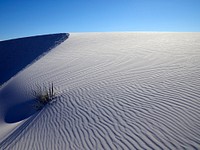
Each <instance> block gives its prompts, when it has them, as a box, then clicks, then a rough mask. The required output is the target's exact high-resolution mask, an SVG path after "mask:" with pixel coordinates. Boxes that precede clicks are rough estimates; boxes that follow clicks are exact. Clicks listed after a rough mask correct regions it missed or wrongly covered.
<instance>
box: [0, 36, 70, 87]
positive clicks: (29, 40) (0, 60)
mask: <svg viewBox="0 0 200 150" xmlns="http://www.w3.org/2000/svg"><path fill="white" fill-rule="evenodd" d="M67 38H68V34H66V33H60V34H51V35H41V36H33V37H26V38H20V39H13V40H7V41H1V42H0V85H1V84H3V83H4V82H6V81H7V80H9V79H10V78H11V77H13V76H14V75H15V74H16V73H18V72H19V71H20V70H22V69H23V68H24V67H26V66H27V65H28V64H30V63H31V62H32V61H33V60H35V59H36V58H37V57H38V56H40V55H41V54H43V53H44V52H47V51H48V50H50V49H52V48H53V47H55V46H56V45H58V44H60V43H61V42H63V41H64V40H65V39H67Z"/></svg>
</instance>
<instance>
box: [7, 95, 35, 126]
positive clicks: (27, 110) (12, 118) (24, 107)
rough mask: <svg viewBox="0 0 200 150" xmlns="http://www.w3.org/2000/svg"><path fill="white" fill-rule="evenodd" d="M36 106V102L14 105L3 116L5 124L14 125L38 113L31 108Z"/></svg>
mask: <svg viewBox="0 0 200 150" xmlns="http://www.w3.org/2000/svg"><path fill="white" fill-rule="evenodd" d="M35 104H36V101H35V100H34V99H33V100H30V101H26V102H23V103H19V104H16V105H14V106H12V107H10V108H9V109H8V110H7V113H6V114H5V122H6V123H16V122H19V121H21V120H24V119H26V118H28V117H30V116H32V115H33V114H35V113H36V112H38V111H37V110H36V109H35V108H34V107H33V106H34V105H35Z"/></svg>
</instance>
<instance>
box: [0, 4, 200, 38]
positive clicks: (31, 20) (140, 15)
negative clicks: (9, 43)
mask: <svg viewBox="0 0 200 150" xmlns="http://www.w3.org/2000/svg"><path fill="white" fill-rule="evenodd" d="M111 31H176V32H182V31H184V32H200V0H57V1H56V0H1V1H0V40H5V39H11V38H17V37H23V36H31V35H38V34H46V33H58V32H111Z"/></svg>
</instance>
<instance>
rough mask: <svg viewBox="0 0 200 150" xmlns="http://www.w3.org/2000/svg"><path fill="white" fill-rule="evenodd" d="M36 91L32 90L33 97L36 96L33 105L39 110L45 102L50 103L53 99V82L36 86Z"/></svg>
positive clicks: (54, 94) (54, 95)
mask: <svg viewBox="0 0 200 150" xmlns="http://www.w3.org/2000/svg"><path fill="white" fill-rule="evenodd" d="M37 87H38V88H37V91H34V92H33V94H34V97H35V98H36V101H37V102H36V105H34V107H35V108H36V109H37V110H41V109H42V108H43V107H44V106H45V105H46V104H48V103H50V102H51V101H53V100H54V99H55V97H56V93H55V88H54V85H53V83H52V84H51V85H49V86H48V87H46V86H43V87H41V86H37Z"/></svg>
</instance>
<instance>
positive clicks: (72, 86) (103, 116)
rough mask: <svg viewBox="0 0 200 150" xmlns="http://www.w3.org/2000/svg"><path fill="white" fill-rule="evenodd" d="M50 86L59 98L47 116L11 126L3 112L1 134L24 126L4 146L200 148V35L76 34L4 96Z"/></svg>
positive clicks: (20, 97) (24, 97)
mask: <svg viewBox="0 0 200 150" xmlns="http://www.w3.org/2000/svg"><path fill="white" fill-rule="evenodd" d="M48 83H54V85H55V88H56V92H57V99H56V100H55V101H54V102H53V103H51V104H49V105H46V106H45V108H44V109H42V110H41V111H40V112H37V113H35V114H33V115H32V116H30V117H29V118H27V119H25V120H22V121H20V122H14V121H13V122H14V123H6V122H5V121H4V117H5V116H6V113H3V110H2V115H0V116H1V118H0V130H1V128H2V129H3V128H6V126H7V127H9V126H11V125H12V124H16V125H15V126H16V128H14V129H13V128H12V130H11V129H10V130H8V134H7V135H8V136H4V137H5V138H2V141H1V143H0V149H4V148H5V149H14V150H17V149H19V150H22V149H32V150H34V149H35V150H38V149H41V150H43V149H48V150H50V149H52V150H56V149H57V150H65V149H69V150H73V149H75V150H89V149H91V150H94V149H98V150H107V149H127V150H133V149H139V150H140V149H141V150H142V149H156V150H158V149H166V150H168V149H172V150H174V149H200V33H71V34H70V36H69V38H68V39H67V40H66V41H65V42H63V43H61V44H60V45H59V46H57V47H56V48H54V49H53V50H51V51H50V52H49V53H48V54H46V55H45V56H44V57H42V58H40V59H39V60H38V61H36V62H35V63H33V64H32V65H30V66H29V67H28V68H26V69H24V70H23V71H21V72H20V73H19V74H17V75H16V76H15V77H14V78H12V79H11V80H10V81H8V83H7V84H6V85H5V86H3V87H2V89H1V91H0V92H1V93H0V94H1V95H0V98H2V99H5V101H9V100H10V97H11V96H12V95H13V96H12V98H11V99H13V101H14V100H15V101H16V102H15V103H14V102H13V101H9V102H7V103H6V104H7V105H9V104H13V103H14V104H16V103H17V102H19V103H21V102H25V101H29V100H31V98H32V97H31V96H32V95H31V91H33V90H34V89H36V88H37V85H41V86H42V85H43V84H44V85H48ZM4 91H9V92H10V94H9V95H3V93H4ZM15 95H17V97H16V96H15ZM13 97H15V98H13ZM14 104H13V105H14ZM7 105H6V106H7ZM6 106H5V107H6ZM1 107H3V106H1ZM4 112H6V111H4ZM0 113H1V112H0ZM16 113H19V112H16ZM23 113H25V112H23ZM19 115H21V114H19ZM2 135H3V134H2Z"/></svg>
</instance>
